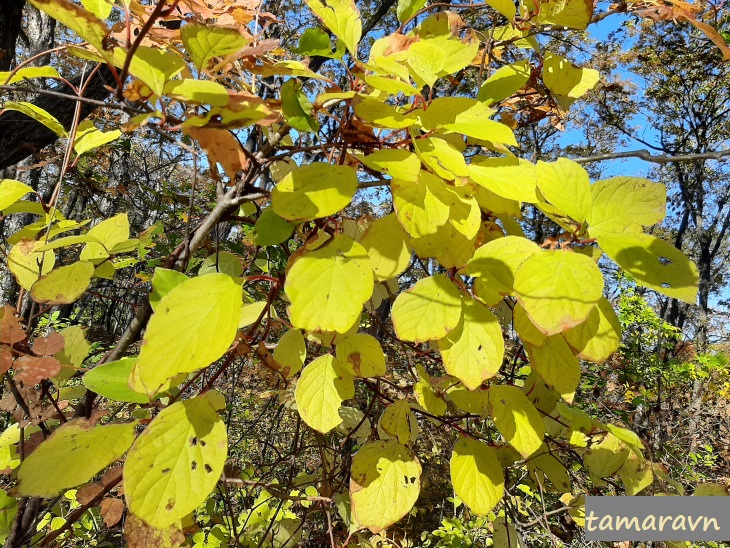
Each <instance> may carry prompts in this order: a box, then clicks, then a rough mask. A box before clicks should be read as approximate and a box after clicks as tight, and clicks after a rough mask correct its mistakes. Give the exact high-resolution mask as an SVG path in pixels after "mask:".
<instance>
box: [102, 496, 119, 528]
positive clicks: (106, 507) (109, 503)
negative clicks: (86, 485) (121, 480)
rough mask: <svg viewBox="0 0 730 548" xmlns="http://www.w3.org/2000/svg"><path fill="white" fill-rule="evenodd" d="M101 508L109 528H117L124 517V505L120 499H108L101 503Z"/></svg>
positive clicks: (105, 523)
mask: <svg viewBox="0 0 730 548" xmlns="http://www.w3.org/2000/svg"><path fill="white" fill-rule="evenodd" d="M100 508H101V516H102V517H103V518H104V525H106V526H107V527H113V526H115V525H116V524H117V523H119V520H121V519H122V516H123V515H124V503H123V502H122V501H121V500H120V499H112V498H106V499H104V500H102V501H101V505H100Z"/></svg>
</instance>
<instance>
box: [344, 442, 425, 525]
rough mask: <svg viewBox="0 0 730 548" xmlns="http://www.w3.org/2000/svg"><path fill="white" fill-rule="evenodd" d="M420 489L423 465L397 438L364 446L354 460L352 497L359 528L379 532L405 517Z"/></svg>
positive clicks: (353, 510) (351, 481)
mask: <svg viewBox="0 0 730 548" xmlns="http://www.w3.org/2000/svg"><path fill="white" fill-rule="evenodd" d="M420 491H421V464H420V463H419V462H418V459H417V458H416V457H415V455H414V454H413V453H412V452H411V450H410V449H408V448H407V447H406V446H404V445H401V444H400V443H398V442H397V441H396V440H388V441H375V442H370V443H367V444H365V445H363V446H362V447H361V448H360V450H359V451H358V452H357V453H356V454H355V456H354V457H353V459H352V468H351V471H350V500H351V502H352V513H353V516H354V518H355V521H356V522H357V524H358V525H359V526H360V527H367V528H368V529H370V531H371V532H373V533H378V532H380V531H382V530H383V529H385V528H386V527H389V526H391V525H393V524H394V523H395V522H397V521H398V520H400V519H401V518H402V517H403V516H405V515H406V514H407V513H408V512H409V511H410V510H411V508H413V505H414V504H415V503H416V500H417V499H418V495H419V493H420Z"/></svg>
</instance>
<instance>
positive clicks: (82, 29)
mask: <svg viewBox="0 0 730 548" xmlns="http://www.w3.org/2000/svg"><path fill="white" fill-rule="evenodd" d="M29 2H30V3H31V4H33V5H34V6H35V7H36V8H38V9H39V10H41V11H43V12H45V13H47V14H48V15H50V16H51V17H53V18H54V19H55V20H56V21H58V22H60V23H61V24H62V25H63V26H65V27H68V28H69V29H71V31H73V32H74V33H76V34H77V35H78V36H80V37H81V39H82V40H86V41H87V42H88V43H89V44H91V45H92V46H94V47H95V48H96V50H97V51H98V52H99V53H101V54H102V55H103V54H104V53H105V48H104V40H105V39H106V37H107V35H108V34H109V29H107V27H106V25H105V24H104V23H103V22H101V21H100V20H99V19H98V18H97V17H96V16H94V15H93V14H91V13H89V12H88V11H87V10H85V9H83V8H82V7H81V6H77V5H76V4H73V3H72V2H69V1H68V0H29Z"/></svg>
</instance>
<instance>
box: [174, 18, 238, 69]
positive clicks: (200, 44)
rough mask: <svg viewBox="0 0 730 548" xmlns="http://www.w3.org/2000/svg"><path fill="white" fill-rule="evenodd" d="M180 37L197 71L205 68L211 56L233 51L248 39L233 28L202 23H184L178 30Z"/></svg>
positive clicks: (221, 55)
mask: <svg viewBox="0 0 730 548" xmlns="http://www.w3.org/2000/svg"><path fill="white" fill-rule="evenodd" d="M180 37H181V38H182V41H183V45H184V46H185V49H186V50H187V51H188V53H189V54H190V57H191V58H192V60H193V63H194V64H195V66H196V67H197V69H198V70H199V71H200V70H203V69H205V68H206V67H207V66H208V61H210V60H211V59H212V58H213V57H223V56H224V55H228V54H229V53H234V52H236V51H238V50H239V49H241V48H242V47H243V46H245V45H246V44H247V43H248V39H247V38H246V37H245V36H243V35H242V34H241V33H240V32H239V31H237V30H235V29H230V28H224V27H218V26H213V25H210V26H208V25H204V24H202V23H186V24H185V25H184V26H183V27H182V29H181V30H180Z"/></svg>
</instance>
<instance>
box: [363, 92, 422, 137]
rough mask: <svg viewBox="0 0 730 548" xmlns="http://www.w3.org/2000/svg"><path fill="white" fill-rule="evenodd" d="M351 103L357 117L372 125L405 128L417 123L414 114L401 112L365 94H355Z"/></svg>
mask: <svg viewBox="0 0 730 548" xmlns="http://www.w3.org/2000/svg"><path fill="white" fill-rule="evenodd" d="M352 105H353V108H354V110H355V114H357V116H358V118H360V119H362V120H364V121H365V122H368V123H369V124H370V125H372V126H374V127H378V128H388V129H405V128H407V127H411V126H413V125H415V124H417V123H418V118H417V117H416V115H415V114H413V113H407V112H406V113H402V112H400V111H399V110H398V109H397V108H395V107H394V106H391V105H389V104H388V103H385V102H383V101H378V100H377V99H373V98H372V97H368V96H367V95H356V96H355V97H353V100H352Z"/></svg>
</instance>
